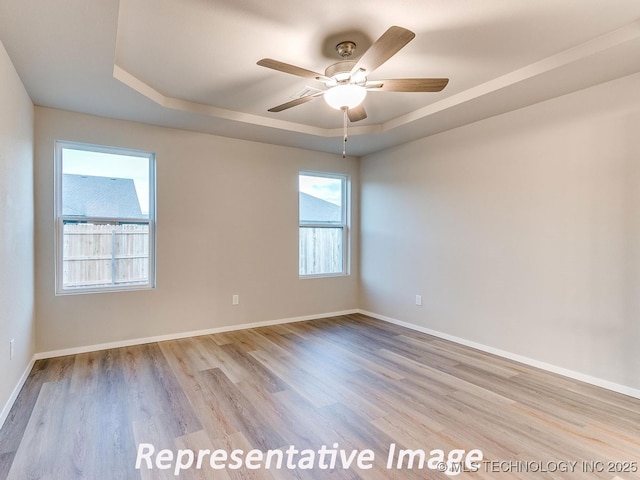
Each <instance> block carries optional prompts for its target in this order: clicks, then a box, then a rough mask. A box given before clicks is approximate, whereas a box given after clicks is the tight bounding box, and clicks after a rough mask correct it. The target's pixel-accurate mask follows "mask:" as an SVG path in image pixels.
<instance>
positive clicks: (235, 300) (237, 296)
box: [231, 295, 240, 305]
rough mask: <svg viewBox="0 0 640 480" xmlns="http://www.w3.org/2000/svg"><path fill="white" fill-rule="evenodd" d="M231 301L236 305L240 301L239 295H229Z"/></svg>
mask: <svg viewBox="0 0 640 480" xmlns="http://www.w3.org/2000/svg"><path fill="white" fill-rule="evenodd" d="M231 303H232V304H233V305H238V304H239V303H240V295H234V296H233V297H231Z"/></svg>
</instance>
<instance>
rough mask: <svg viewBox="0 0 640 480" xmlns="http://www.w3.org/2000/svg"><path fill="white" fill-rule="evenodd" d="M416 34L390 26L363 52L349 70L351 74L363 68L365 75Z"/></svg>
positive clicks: (391, 55)
mask: <svg viewBox="0 0 640 480" xmlns="http://www.w3.org/2000/svg"><path fill="white" fill-rule="evenodd" d="M415 36H416V34H415V33H413V32H412V31H411V30H407V29H406V28H402V27H395V26H394V27H390V28H389V29H388V30H387V31H386V32H384V33H383V34H382V36H381V37H380V38H379V39H378V40H376V42H375V43H374V44H373V45H371V47H369V50H367V51H366V52H364V54H363V55H362V57H360V60H358V63H356V65H355V66H354V67H353V69H352V70H351V75H352V76H353V75H355V73H356V72H357V71H358V70H360V69H364V70H366V72H367V75H368V74H370V73H371V72H373V71H374V70H375V69H376V68H378V67H379V66H380V65H382V64H383V63H384V62H386V61H387V60H389V59H390V58H391V57H393V56H394V55H395V54H396V53H398V52H399V51H400V50H401V49H402V47H404V46H405V45H406V44H407V43H409V42H410V41H411V40H413V37H415Z"/></svg>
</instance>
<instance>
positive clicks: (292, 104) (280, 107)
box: [267, 90, 324, 112]
mask: <svg viewBox="0 0 640 480" xmlns="http://www.w3.org/2000/svg"><path fill="white" fill-rule="evenodd" d="M322 95H324V90H323V91H321V92H316V93H313V94H311V95H307V96H306V97H300V98H296V99H294V100H291V101H290V102H287V103H283V104H282V105H278V106H277V107H273V108H270V109H269V110H267V111H269V112H281V111H283V110H287V109H288V108H291V107H296V106H298V105H302V104H303V103H307V102H310V101H311V100H313V99H314V98H316V97H320V96H322Z"/></svg>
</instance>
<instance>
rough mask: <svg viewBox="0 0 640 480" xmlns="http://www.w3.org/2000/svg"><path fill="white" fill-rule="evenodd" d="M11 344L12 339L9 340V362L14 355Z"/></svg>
mask: <svg viewBox="0 0 640 480" xmlns="http://www.w3.org/2000/svg"><path fill="white" fill-rule="evenodd" d="M13 342H14V339H13V338H12V339H11V340H9V360H13V354H14V349H13Z"/></svg>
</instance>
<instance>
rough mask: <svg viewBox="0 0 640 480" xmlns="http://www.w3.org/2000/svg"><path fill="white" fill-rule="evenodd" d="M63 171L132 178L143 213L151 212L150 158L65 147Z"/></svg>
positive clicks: (76, 173)
mask: <svg viewBox="0 0 640 480" xmlns="http://www.w3.org/2000/svg"><path fill="white" fill-rule="evenodd" d="M62 173H71V174H75V175H88V176H94V177H109V178H130V179H132V180H133V183H134V184H135V186H136V193H137V195H138V202H140V209H141V210H142V213H143V214H148V213H149V159H147V158H143V157H132V156H128V155H120V154H111V153H101V152H89V151H85V150H74V149H70V148H64V149H63V155H62Z"/></svg>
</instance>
